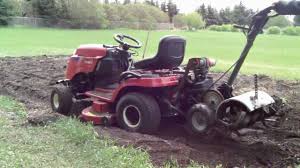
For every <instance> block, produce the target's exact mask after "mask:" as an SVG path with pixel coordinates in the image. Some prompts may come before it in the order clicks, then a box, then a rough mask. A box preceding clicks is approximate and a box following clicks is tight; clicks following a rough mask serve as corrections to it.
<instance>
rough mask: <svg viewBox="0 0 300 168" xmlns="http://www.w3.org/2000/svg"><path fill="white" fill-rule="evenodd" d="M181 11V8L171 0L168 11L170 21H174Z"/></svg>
mask: <svg viewBox="0 0 300 168" xmlns="http://www.w3.org/2000/svg"><path fill="white" fill-rule="evenodd" d="M178 12H179V9H178V8H177V5H176V4H175V3H173V2H172V1H171V0H169V3H168V5H167V13H168V16H169V22H170V23H173V18H174V16H176V15H177V14H178Z"/></svg>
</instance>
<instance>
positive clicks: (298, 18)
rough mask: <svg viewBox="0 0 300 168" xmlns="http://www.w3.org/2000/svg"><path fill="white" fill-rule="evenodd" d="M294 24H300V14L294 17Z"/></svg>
mask: <svg viewBox="0 0 300 168" xmlns="http://www.w3.org/2000/svg"><path fill="white" fill-rule="evenodd" d="M294 25H295V26H300V15H297V16H295V17H294Z"/></svg>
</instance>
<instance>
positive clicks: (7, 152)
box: [0, 96, 153, 168]
mask: <svg viewBox="0 0 300 168" xmlns="http://www.w3.org/2000/svg"><path fill="white" fill-rule="evenodd" d="M25 117H26V112H25V110H24V107H23V106H22V105H21V104H19V103H17V102H15V101H14V100H13V99H11V98H8V97H4V96H0V158H1V159H0V167H31V168H34V167H36V168H40V167H49V168H50V167H98V168H101V167H107V168H115V167H124V168H126V167H128V168H129V167H130V168H131V167H132V168H133V167H136V168H139V167H145V168H146V167H153V165H152V164H151V163H150V159H149V155H148V154H147V153H146V152H143V151H141V150H137V149H133V148H131V147H129V148H123V147H118V146H115V145H114V143H113V142H112V141H111V140H109V139H104V138H103V139H98V138H96V136H95V134H94V132H93V128H92V126H91V125H84V124H82V123H80V122H79V121H76V120H74V119H63V120H61V121H58V122H57V123H53V124H50V125H48V126H44V127H34V126H25V125H22V123H24V121H25Z"/></svg>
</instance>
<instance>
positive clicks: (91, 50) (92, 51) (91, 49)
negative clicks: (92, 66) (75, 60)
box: [75, 44, 107, 57]
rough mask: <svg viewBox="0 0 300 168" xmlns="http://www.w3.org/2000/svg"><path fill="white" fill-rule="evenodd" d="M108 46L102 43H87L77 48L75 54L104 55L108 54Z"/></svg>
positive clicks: (87, 55) (85, 55) (86, 55)
mask: <svg viewBox="0 0 300 168" xmlns="http://www.w3.org/2000/svg"><path fill="white" fill-rule="evenodd" d="M106 50H107V49H106V48H105V47H103V45H102V44H86V45H81V46H79V48H77V49H76V51H75V55H78V56H84V57H101V56H102V57H104V56H105V55H106Z"/></svg>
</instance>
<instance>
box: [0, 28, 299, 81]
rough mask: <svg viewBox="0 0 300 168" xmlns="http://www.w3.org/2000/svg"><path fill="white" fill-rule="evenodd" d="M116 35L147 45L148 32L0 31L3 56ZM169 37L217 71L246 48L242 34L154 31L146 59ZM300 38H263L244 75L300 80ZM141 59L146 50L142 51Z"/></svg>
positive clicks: (68, 48) (55, 50)
mask: <svg viewBox="0 0 300 168" xmlns="http://www.w3.org/2000/svg"><path fill="white" fill-rule="evenodd" d="M114 33H124V34H129V35H132V36H134V37H136V38H137V39H140V40H141V41H142V42H143V43H145V41H146V37H147V32H146V31H137V30H127V29H118V30H89V31H87V30H59V29H30V28H0V37H1V41H0V46H1V47H0V56H2V57H3V56H34V55H70V54H72V52H73V50H74V49H75V48H76V47H78V46H79V45H80V44H89V43H105V44H115V42H114V40H113V38H112V36H113V34H114ZM168 34H176V35H181V36H183V37H185V38H186V39H187V41H188V43H187V51H186V60H187V58H189V57H196V56H206V57H212V58H216V59H217V60H218V66H217V67H216V68H214V71H224V70H226V69H227V68H228V67H230V65H231V64H233V63H234V62H235V60H236V59H237V58H238V56H239V54H240V52H241V50H242V49H243V47H244V43H245V37H244V35H243V34H242V33H222V32H211V31H198V32H185V31H171V32H170V31H156V32H151V34H150V39H149V43H148V48H147V52H146V57H151V56H152V55H154V54H155V52H156V51H157V45H158V42H159V39H160V38H161V37H162V36H164V35H168ZM299 43H300V38H299V37H292V36H278V35H261V36H259V37H258V39H257V41H256V43H255V45H254V48H253V50H252V51H251V52H250V54H249V56H248V58H247V60H246V63H245V66H244V67H243V68H242V73H247V74H255V73H257V74H267V75H270V76H273V77H275V78H280V79H300V76H299V73H300V67H299V64H300V59H299V58H298V57H299V52H300V50H299V46H298V44H299ZM139 53H140V56H139V57H138V58H137V59H141V55H142V54H143V48H142V49H140V50H139Z"/></svg>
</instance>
